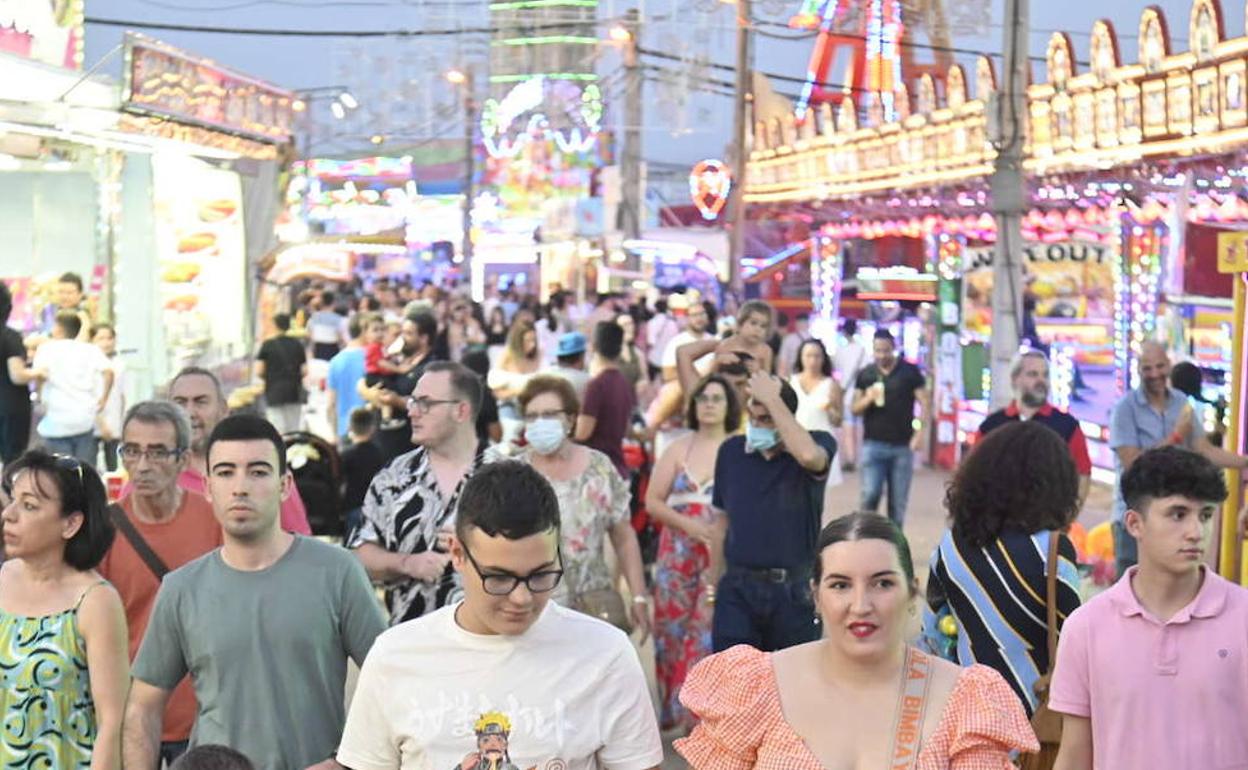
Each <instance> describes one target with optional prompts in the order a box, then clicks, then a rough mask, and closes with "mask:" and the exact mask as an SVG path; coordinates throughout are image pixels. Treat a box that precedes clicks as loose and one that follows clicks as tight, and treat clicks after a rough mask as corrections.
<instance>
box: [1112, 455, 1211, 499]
mask: <svg viewBox="0 0 1248 770" xmlns="http://www.w3.org/2000/svg"><path fill="white" fill-rule="evenodd" d="M1121 489H1122V499H1123V501H1124V502H1126V504H1127V507H1128V508H1130V509H1131V510H1133V511H1135V512H1137V513H1139V514H1147V513H1148V510H1147V509H1148V506H1149V504H1150V503H1151V502H1152V501H1153V500H1157V499H1159V498H1162V497H1186V498H1188V499H1189V500H1196V501H1199V502H1202V503H1221V502H1223V501H1224V500H1226V496H1227V490H1226V481H1225V479H1224V478H1223V476H1222V471H1221V470H1219V469H1218V467H1217V466H1216V465H1214V464H1213V463H1212V462H1210V461H1209V460H1208V458H1206V457H1205V456H1204V455H1201V454H1197V453H1195V452H1192V451H1189V450H1187V449H1182V448H1180V447H1175V446H1167V447H1158V448H1156V449H1149V450H1148V451H1146V452H1144V453H1143V454H1141V455H1140V456H1139V457H1137V458H1136V460H1135V462H1133V463H1131V467H1130V468H1128V469H1127V470H1126V472H1125V473H1123V474H1122V482H1121Z"/></svg>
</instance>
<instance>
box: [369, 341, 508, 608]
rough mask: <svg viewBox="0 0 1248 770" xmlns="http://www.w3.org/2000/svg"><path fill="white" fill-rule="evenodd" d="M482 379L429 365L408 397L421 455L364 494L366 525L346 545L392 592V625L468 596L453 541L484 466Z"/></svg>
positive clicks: (405, 460) (403, 461)
mask: <svg viewBox="0 0 1248 770" xmlns="http://www.w3.org/2000/svg"><path fill="white" fill-rule="evenodd" d="M482 388H483V386H482V384H481V380H480V378H479V377H477V375H476V374H475V373H473V372H472V371H471V370H469V369H467V368H466V367H464V366H461V365H460V364H455V363H446V362H439V363H434V364H430V365H429V367H428V368H426V369H425V371H424V374H422V375H421V378H420V381H419V382H417V384H416V389H415V390H413V391H412V395H411V398H410V399H408V404H407V405H408V416H409V417H410V418H411V421H412V443H413V444H415V445H416V449H415V450H413V451H411V452H408V453H407V454H403V455H400V456H399V457H397V458H395V460H394V461H393V462H391V463H390V464H389V465H388V466H386V467H385V468H384V469H383V470H382V471H381V472H380V473H378V474H377V476H376V477H375V478H374V479H373V482H372V484H371V485H369V488H368V494H366V495H365V496H364V510H363V523H362V524H361V526H360V528H359V530H357V531H356V533H355V535H354V537H352V538H351V542H350V543H348V546H349V547H350V548H351V549H353V550H354V551H355V553H356V555H357V556H358V557H359V559H360V561H361V562H363V564H364V568H365V569H366V570H367V571H368V574H369V577H371V578H372V579H373V580H374V581H375V582H377V583H381V584H382V585H384V586H385V587H386V606H387V607H388V608H389V610H390V624H391V625H397V624H399V623H402V622H403V621H405V620H411V619H413V618H418V617H420V616H421V615H424V614H426V613H428V612H432V611H433V610H436V609H438V608H440V607H444V606H446V605H448V604H451V603H453V602H454V601H457V600H458V599H459V598H460V596H461V595H462V593H463V592H462V589H461V587H460V584H459V581H458V575H457V574H456V573H455V572H454V570H452V569H451V565H450V555H449V553H448V550H449V548H448V544H449V543H448V541H449V538H450V536H451V533H452V531H453V528H454V525H455V512H456V509H457V508H458V505H459V493H460V490H461V489H462V488H463V485H464V482H465V481H466V480H467V479H468V477H470V476H471V475H472V474H473V473H474V472H475V471H476V469H477V468H478V467H479V466H480V464H481V455H482V452H483V451H484V449H485V445H484V444H481V443H479V442H478V440H477V433H476V419H477V412H478V411H479V410H480V408H481V398H482Z"/></svg>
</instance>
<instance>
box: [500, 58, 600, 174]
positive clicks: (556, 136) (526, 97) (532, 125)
mask: <svg viewBox="0 0 1248 770" xmlns="http://www.w3.org/2000/svg"><path fill="white" fill-rule="evenodd" d="M506 77H509V78H510V77H512V76H510V75H509V76H506ZM515 77H517V78H519V79H520V81H521V82H520V83H519V85H517V86H516V87H515V88H512V89H511V91H509V92H508V93H507V95H506V96H504V97H503V98H502V100H501V101H500V100H495V99H487V100H486V102H485V104H484V105H483V107H482V109H481V141H482V144H484V145H485V149H486V152H488V153H489V154H490V155H491V156H492V157H495V158H514V157H516V156H517V155H519V154H520V153H521V151H523V150H524V148H525V147H527V146H528V145H529V144H531V143H532V142H533V141H534V140H535V139H544V140H547V141H553V142H554V143H555V144H556V145H557V146H558V147H559V149H560V150H561V151H562V152H564V153H567V154H584V153H589V152H591V151H593V149H594V146H595V145H596V144H597V142H598V132H599V131H600V130H601V129H602V114H603V105H602V91H601V89H599V88H598V86H597V85H595V84H591V85H588V86H586V87H585V88H584V89H582V90H578V91H577V95H576V97H571V96H570V95H566V94H560V93H558V89H559V88H560V87H562V88H563V89H564V90H566V89H567V88H575V87H574V86H568V85H564V84H554V85H553V86H551V88H550V89H549V90H551V91H552V94H551V96H552V97H554V98H555V99H562V100H563V104H558V105H556V106H557V107H558V108H560V109H561V110H562V111H563V114H564V115H565V116H566V117H568V118H569V119H571V120H572V121H573V122H575V123H579V124H580V125H578V126H577V127H575V128H573V129H571V130H570V131H563V130H560V129H556V128H552V127H551V125H550V119H549V118H548V117H547V115H546V113H545V112H541V111H539V110H541V109H542V108H543V106H544V105H545V104H546V102H547V90H548V83H547V81H548V80H551V79H553V76H551V75H523V76H515ZM526 113H531V114H530V116H529V119H528V122H527V123H526V124H525V127H524V129H523V130H522V131H520V132H518V133H517V134H516V136H515V138H514V139H508V138H507V137H506V134H507V133H508V132H509V131H510V130H511V128H512V126H514V125H515V123H516V121H517V120H519V119H520V118H521V117H522V116H523V115H525V114H526Z"/></svg>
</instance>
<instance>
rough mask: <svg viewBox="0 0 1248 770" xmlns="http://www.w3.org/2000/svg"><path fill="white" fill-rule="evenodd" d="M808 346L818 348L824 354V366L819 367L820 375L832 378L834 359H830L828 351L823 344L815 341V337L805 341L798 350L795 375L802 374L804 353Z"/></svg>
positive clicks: (794, 366) (794, 369) (794, 367)
mask: <svg viewBox="0 0 1248 770" xmlns="http://www.w3.org/2000/svg"><path fill="white" fill-rule="evenodd" d="M807 345H815V346H818V348H819V352H820V353H822V354H823V366H820V367H819V373H820V374H822V375H823V376H824V377H831V376H832V359H830V358H828V349H827V348H826V347H824V346H823V343H822V342H820V341H819V340H817V339H815V338H814V337H811V338H810V339H808V340H805V341H803V342H802V344H801V345H800V346H799V347H798V348H797V359H796V360H795V361H794V362H793V371H794V373H796V374H801V373H802V353H804V352H805V351H806V346H807Z"/></svg>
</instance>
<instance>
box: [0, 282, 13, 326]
mask: <svg viewBox="0 0 1248 770" xmlns="http://www.w3.org/2000/svg"><path fill="white" fill-rule="evenodd" d="M12 313H13V292H11V291H10V290H9V285H8V284H7V283H5V282H4V281H0V325H3V324H7V323H8V322H9V316H10V315H12Z"/></svg>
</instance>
